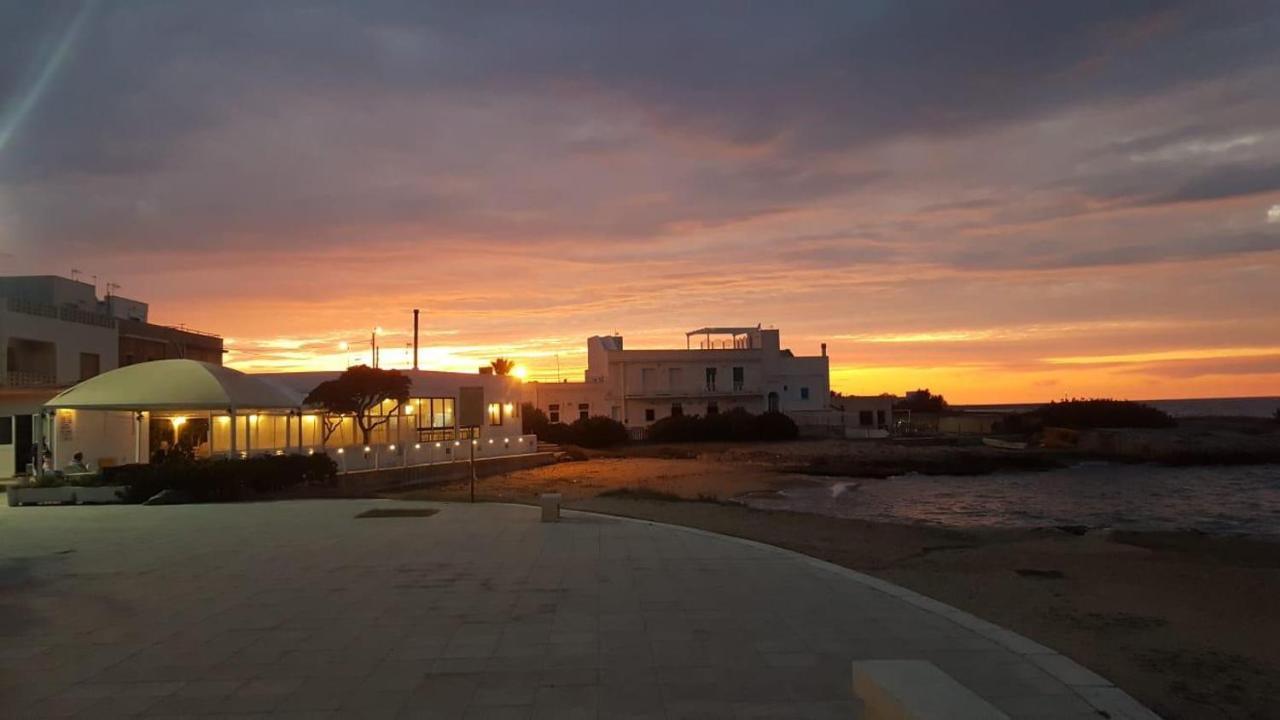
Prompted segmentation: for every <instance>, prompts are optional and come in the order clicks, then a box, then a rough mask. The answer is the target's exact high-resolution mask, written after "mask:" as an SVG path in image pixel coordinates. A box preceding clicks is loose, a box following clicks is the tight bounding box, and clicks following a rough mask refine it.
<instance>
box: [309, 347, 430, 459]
mask: <svg viewBox="0 0 1280 720" xmlns="http://www.w3.org/2000/svg"><path fill="white" fill-rule="evenodd" d="M409 385H410V380H409V377H408V376H407V375H405V374H404V373H402V372H400V371H399V370H383V369H380V368H371V367H369V366H368V365H357V366H355V367H352V368H347V369H346V370H345V371H343V373H342V374H341V375H339V376H338V377H337V378H335V379H333V380H326V381H324V382H322V383H320V384H319V385H317V386H316V387H315V389H313V390H312V391H311V392H310V393H309V394H308V395H307V399H306V400H305V401H304V402H305V403H306V404H307V405H312V406H317V407H321V408H323V409H324V410H325V412H326V413H327V415H326V417H325V428H324V437H325V440H328V439H329V436H330V435H332V434H333V432H334V431H335V430H336V429H337V428H338V426H339V424H340V423H341V419H342V416H346V415H350V416H353V417H354V418H355V420H356V426H357V427H359V428H360V432H361V435H362V436H363V442H364V443H365V444H368V442H369V435H370V434H371V433H372V432H373V430H374V429H375V428H377V427H379V426H381V425H385V424H386V423H387V421H388V419H390V417H391V416H392V415H395V414H396V413H398V412H400V407H401V406H402V405H404V403H405V402H406V401H408V400H409ZM388 401H393V402H395V407H394V408H392V409H391V410H390V412H387V413H386V414H381V413H379V412H378V408H380V407H381V406H382V404H383V403H385V402H388ZM330 416H336V418H337V419H336V421H333V420H331V419H330Z"/></svg>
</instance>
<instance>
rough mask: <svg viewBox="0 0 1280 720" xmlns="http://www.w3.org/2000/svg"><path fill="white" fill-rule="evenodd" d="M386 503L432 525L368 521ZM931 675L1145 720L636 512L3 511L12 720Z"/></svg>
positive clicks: (6, 667) (1070, 667)
mask: <svg viewBox="0 0 1280 720" xmlns="http://www.w3.org/2000/svg"><path fill="white" fill-rule="evenodd" d="M374 507H382V508H387V507H394V508H402V509H403V508H425V507H434V508H439V509H440V512H439V513H438V514H436V515H434V516H432V517H408V518H381V519H356V518H355V516H356V515H357V514H359V513H360V512H362V511H364V510H366V509H369V508H374ZM880 658H923V659H928V660H930V661H932V662H933V663H935V664H936V665H937V666H939V667H940V668H942V669H943V670H944V671H945V672H947V673H949V674H950V675H951V676H952V677H954V678H955V679H957V680H959V681H960V682H962V683H964V684H965V685H966V686H968V687H969V688H970V689H972V690H973V691H975V692H976V693H978V694H979V695H981V696H982V697H984V698H985V699H987V700H988V701H990V702H991V703H993V704H994V705H996V706H998V707H1000V708H1001V709H1002V710H1004V711H1005V712H1006V713H1008V714H1009V715H1010V716H1013V717H1027V718H1046V719H1047V718H1078V719H1079V720H1097V719H1098V718H1099V717H1102V715H1100V714H1099V713H1098V712H1097V711H1096V708H1095V706H1096V707H1102V708H1106V709H1107V711H1108V712H1109V713H1110V716H1111V717H1112V718H1116V719H1117V720H1119V719H1120V718H1124V717H1151V716H1150V715H1144V711H1143V710H1142V709H1141V708H1140V707H1139V706H1137V705H1136V704H1135V703H1133V701H1132V700H1130V699H1129V698H1128V697H1127V696H1125V695H1124V693H1122V692H1120V691H1119V690H1117V689H1115V688H1112V687H1110V686H1109V685H1108V684H1107V683H1106V681H1105V680H1103V679H1102V678H1099V677H1097V676H1096V675H1093V674H1092V673H1090V672H1088V671H1087V670H1085V669H1084V668H1081V667H1079V666H1077V665H1075V664H1074V663H1071V662H1070V661H1068V660H1066V658H1063V657H1061V656H1059V655H1056V654H1053V653H1052V652H1050V651H1049V650H1048V649H1046V648H1043V647H1041V646H1039V645H1036V644H1035V643H1031V642H1029V641H1027V640H1025V639H1023V638H1020V637H1018V636H1016V635H1013V634H1012V633H1008V632H1007V631H1003V630H1001V629H1000V628H998V627H996V626H994V625H990V624H988V623H984V622H982V621H979V620H977V619H975V618H972V617H970V616H967V615H963V614H961V613H957V612H955V611H952V610H950V609H949V608H946V607H945V606H942V605H939V604H936V603H932V602H931V601H927V600H925V599H923V598H920V597H919V596H915V595H913V594H910V593H906V592H905V591H902V590H901V589H899V588H896V587H894V586H891V585H887V584H883V583H878V582H876V581H873V580H870V579H869V578H864V577H863V576H859V575H857V574H855V573H850V572H848V571H844V570H840V569H837V568H833V567H832V566H829V565H826V564H824V563H819V562H817V561H813V560H810V559H807V558H802V557H800V556H796V555H793V554H791V553H787V552H784V551H779V550H776V549H772V548H767V547H764V546H759V545H754V544H751V543H746V542H743V541H738V540H733V539H729V538H723V537H719V536H713V535H708V534H705V533H699V532H695V531H687V530H682V529H675V528H671V527H668V526H662V525H654V524H649V523H641V522H634V521H625V520H618V519H612V518H604V517H599V516H590V515H576V514H575V515H569V516H567V517H566V519H565V520H564V521H563V522H561V523H559V524H554V525H549V524H545V525H544V524H541V523H539V522H538V516H537V511H536V510H535V509H533V508H526V507H516V506H505V505H477V506H468V505H449V504H439V505H428V504H413V505H410V504H405V503H391V502H386V501H373V500H371V501H300V502H279V503H258V504H246V505H203V506H171V507H139V506H115V507H50V508H0V717H5V718H27V717H32V718H36V717H85V718H109V717H121V716H140V717H148V718H151V717H196V716H198V717H209V716H228V717H237V718H245V717H255V716H262V717H265V716H271V717H289V718H331V717H352V718H380V717H388V718H390V717H398V718H437V717H438V718H578V717H584V718H595V717H600V718H722V717H723V718H731V717H732V718H757V717H760V718H763V717H778V718H855V717H858V716H859V714H860V711H861V709H860V706H859V704H858V703H857V701H855V700H854V699H853V698H852V695H851V679H850V663H851V661H853V660H857V659H880Z"/></svg>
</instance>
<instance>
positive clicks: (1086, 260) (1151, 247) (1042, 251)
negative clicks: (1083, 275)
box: [946, 231, 1280, 270]
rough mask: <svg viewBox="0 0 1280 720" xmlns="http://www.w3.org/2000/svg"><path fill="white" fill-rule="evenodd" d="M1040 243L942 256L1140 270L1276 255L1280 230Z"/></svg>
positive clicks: (984, 262)
mask: <svg viewBox="0 0 1280 720" xmlns="http://www.w3.org/2000/svg"><path fill="white" fill-rule="evenodd" d="M1093 245H1094V246H1093V247H1088V246H1086V244H1085V243H1083V242H1081V241H1079V240H1042V241H1037V242H1028V243H1018V244H1012V245H1011V244H1007V243H1002V244H1000V245H998V246H996V247H983V248H965V249H962V250H957V251H954V252H952V253H950V254H949V255H947V256H946V261H947V262H948V264H950V265H952V266H953V267H957V268H962V269H970V270H990V269H1003V270H1010V269H1019V268H1025V269H1033V270H1060V269H1069V268H1090V267H1106V266H1117V265H1142V264H1148V263H1158V262H1173V261H1185V260H1208V259H1213V258H1223V257H1232V256H1236V255H1247V254H1252V253H1266V252H1275V251H1280V231H1277V232H1251V233H1235V234H1230V233H1225V232H1224V233H1223V234H1221V235H1212V236H1196V237H1187V238H1162V239H1158V240H1152V241H1148V242H1143V243H1138V242H1109V243H1099V242H1094V243H1093Z"/></svg>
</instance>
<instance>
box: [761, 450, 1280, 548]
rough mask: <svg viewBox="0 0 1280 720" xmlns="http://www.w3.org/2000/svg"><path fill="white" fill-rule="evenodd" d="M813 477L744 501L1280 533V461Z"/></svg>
mask: <svg viewBox="0 0 1280 720" xmlns="http://www.w3.org/2000/svg"><path fill="white" fill-rule="evenodd" d="M809 479H810V480H812V481H813V483H814V484H813V485H812V486H801V487H788V488H787V489H786V490H785V491H784V493H783V494H782V495H780V496H775V497H751V498H745V499H743V502H744V503H745V504H747V505H750V506H751V507H756V508H761V509H766V510H796V511H800V512H810V513H816V514H820V515H831V516H834V517H847V518H859V519H863V520H881V521H891V522H921V523H931V524H940V525H954V526H986V527H1040V526H1055V525H1088V526H1090V527H1117V528H1126V529H1142V530H1173V529H1196V530H1202V531H1204V532H1212V533H1226V532H1246V533H1259V534H1272V535H1278V536H1280V465H1242V466H1236V467H1207V466H1197V467H1160V466H1151V465H1114V464H1109V463H1082V464H1080V465H1077V466H1074V467H1071V468H1066V469H1062V470H1051V471H1048V472H1018V473H999V474H995V475H984V476H977V477H961V476H951V475H936V476H925V475H914V474H913V475H901V476H897V477H892V478H887V479H883V480H873V479H851V478H846V479H837V478H824V477H813V476H809Z"/></svg>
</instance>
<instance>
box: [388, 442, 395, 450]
mask: <svg viewBox="0 0 1280 720" xmlns="http://www.w3.org/2000/svg"><path fill="white" fill-rule="evenodd" d="M387 449H388V450H395V449H396V446H395V443H392V444H390V445H388V446H387Z"/></svg>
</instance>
